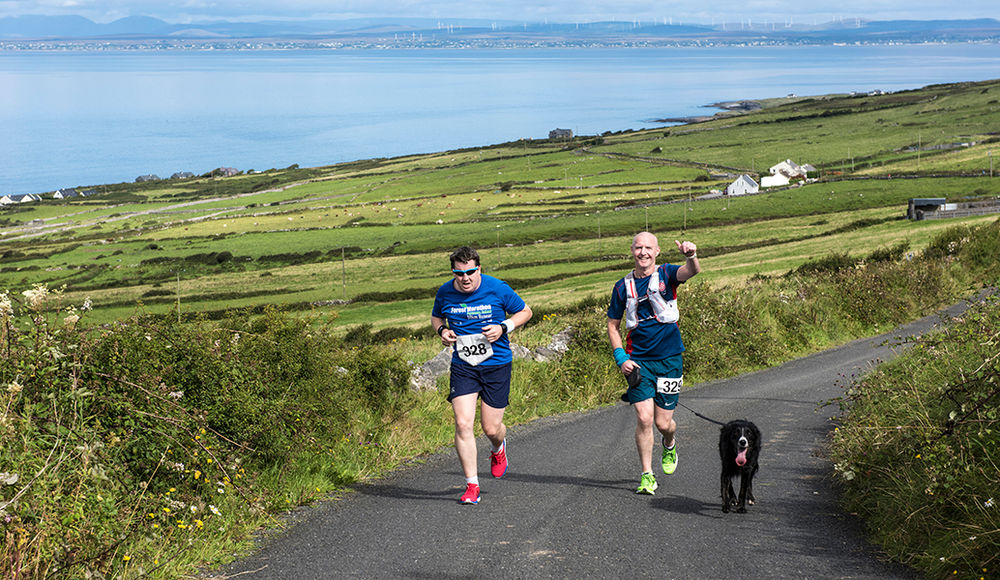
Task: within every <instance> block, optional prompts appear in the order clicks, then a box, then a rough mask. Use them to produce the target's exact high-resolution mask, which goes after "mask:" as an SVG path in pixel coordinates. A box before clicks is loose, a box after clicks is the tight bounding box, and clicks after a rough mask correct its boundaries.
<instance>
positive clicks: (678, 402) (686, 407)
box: [677, 401, 726, 427]
mask: <svg viewBox="0 0 1000 580" xmlns="http://www.w3.org/2000/svg"><path fill="white" fill-rule="evenodd" d="M677 404H678V405H680V406H681V407H684V408H685V409H687V410H688V411H691V412H692V413H694V414H695V416H697V417H701V418H702V419H704V420H706V421H708V422H709V423H715V424H716V425H722V426H723V427H725V425H726V424H725V423H722V422H720V421H716V420H715V419H710V418H708V417H706V416H704V415H702V414H701V413H699V412H698V411H695V410H694V409H692V408H691V407H688V406H687V405H685V404H684V403H682V402H680V401H677Z"/></svg>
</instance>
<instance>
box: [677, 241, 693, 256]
mask: <svg viewBox="0 0 1000 580" xmlns="http://www.w3.org/2000/svg"><path fill="white" fill-rule="evenodd" d="M674 243H675V244H677V251H678V252H680V253H682V254H684V257H686V258H693V257H695V256H696V255H698V246H696V245H694V244H693V243H691V242H679V241H677V240H674Z"/></svg>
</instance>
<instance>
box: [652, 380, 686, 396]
mask: <svg viewBox="0 0 1000 580" xmlns="http://www.w3.org/2000/svg"><path fill="white" fill-rule="evenodd" d="M683 386H684V377H656V392H657V393H662V394H664V395H677V394H680V392H681V387H683Z"/></svg>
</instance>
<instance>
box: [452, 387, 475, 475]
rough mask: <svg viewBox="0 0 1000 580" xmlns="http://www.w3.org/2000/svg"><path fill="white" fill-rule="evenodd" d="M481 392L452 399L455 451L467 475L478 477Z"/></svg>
mask: <svg viewBox="0 0 1000 580" xmlns="http://www.w3.org/2000/svg"><path fill="white" fill-rule="evenodd" d="M478 399H479V393H469V394H468V395H461V396H458V397H455V398H453V399H452V400H451V407H452V409H453V410H454V411H455V451H457V452H458V460H459V462H461V464H462V472H463V473H464V474H465V477H467V478H468V477H476V476H477V475H478V471H477V469H476V434H475V424H476V401H477V400H478Z"/></svg>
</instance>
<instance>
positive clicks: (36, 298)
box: [21, 284, 49, 310]
mask: <svg viewBox="0 0 1000 580" xmlns="http://www.w3.org/2000/svg"><path fill="white" fill-rule="evenodd" d="M21 294H23V295H24V298H25V299H26V300H27V301H28V306H29V307H30V308H31V309H32V310H38V309H39V308H41V307H42V304H44V303H45V299H46V298H48V297H49V289H48V288H47V287H46V286H45V285H44V284H35V287H34V288H32V289H31V290H25V291H24V292H21Z"/></svg>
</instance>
